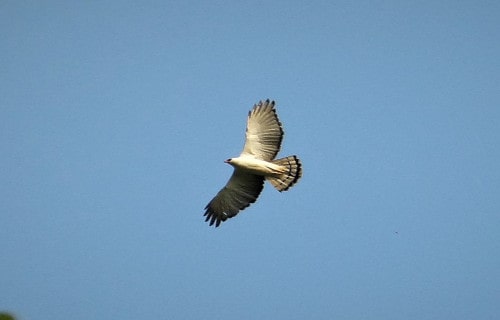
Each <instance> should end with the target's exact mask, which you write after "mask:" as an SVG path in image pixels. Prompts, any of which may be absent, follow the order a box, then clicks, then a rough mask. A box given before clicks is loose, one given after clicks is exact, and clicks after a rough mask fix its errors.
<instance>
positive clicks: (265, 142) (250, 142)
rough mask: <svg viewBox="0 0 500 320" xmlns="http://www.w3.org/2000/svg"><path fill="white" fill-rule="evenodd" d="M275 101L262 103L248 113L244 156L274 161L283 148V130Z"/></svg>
mask: <svg viewBox="0 0 500 320" xmlns="http://www.w3.org/2000/svg"><path fill="white" fill-rule="evenodd" d="M274 104H275V103H274V101H269V99H268V100H266V101H260V102H259V103H257V104H256V105H254V107H253V109H252V110H251V111H250V112H249V113H248V120H247V129H246V140H245V146H244V147H243V152H242V153H241V154H242V155H243V154H245V155H252V156H255V157H257V158H259V159H262V160H267V161H270V160H273V159H274V158H275V157H276V155H277V154H278V152H279V150H280V148H281V141H282V140H283V128H282V127H281V122H280V121H279V119H278V115H277V114H276V109H274Z"/></svg>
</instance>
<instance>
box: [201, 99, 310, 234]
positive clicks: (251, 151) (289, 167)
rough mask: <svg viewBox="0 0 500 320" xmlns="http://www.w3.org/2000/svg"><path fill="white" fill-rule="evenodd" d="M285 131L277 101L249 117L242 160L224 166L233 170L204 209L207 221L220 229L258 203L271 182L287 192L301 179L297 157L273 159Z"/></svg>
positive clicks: (262, 104) (260, 105) (259, 107)
mask: <svg viewBox="0 0 500 320" xmlns="http://www.w3.org/2000/svg"><path fill="white" fill-rule="evenodd" d="M282 139H283V129H282V127H281V123H280V121H279V120H278V116H277V114H276V110H275V109H274V101H269V100H266V101H260V102H259V103H258V104H256V105H255V106H254V107H253V109H252V110H251V111H250V112H249V113H248V121H247V130H246V141H245V146H244V148H243V152H242V153H241V154H240V156H239V157H235V158H230V159H228V160H226V161H225V162H226V163H228V164H230V165H232V166H233V167H234V171H233V174H232V176H231V178H230V179H229V181H228V182H227V184H226V185H225V186H224V188H222V189H221V190H220V191H219V193H217V195H216V196H215V197H214V198H213V199H212V200H211V201H210V202H209V203H208V204H207V206H206V207H205V209H206V211H205V216H206V217H207V218H206V221H209V222H210V225H212V224H214V223H215V226H216V227H218V226H219V225H220V223H221V222H222V221H226V220H227V219H228V218H232V217H234V216H235V215H236V214H237V213H238V212H239V211H240V210H243V209H244V208H246V207H248V206H249V205H250V204H251V203H253V202H255V200H257V197H258V196H259V194H260V193H261V191H262V189H263V187H264V180H268V181H269V182H270V183H271V184H272V185H273V186H274V187H275V188H276V189H277V190H278V191H280V192H281V191H286V190H288V189H289V188H290V187H291V186H293V185H294V184H295V183H296V182H297V181H298V180H299V178H300V177H301V176H302V165H301V163H300V160H299V159H298V158H297V156H288V157H285V158H281V159H274V158H275V157H276V155H277V153H278V151H279V149H280V147H281V141H282Z"/></svg>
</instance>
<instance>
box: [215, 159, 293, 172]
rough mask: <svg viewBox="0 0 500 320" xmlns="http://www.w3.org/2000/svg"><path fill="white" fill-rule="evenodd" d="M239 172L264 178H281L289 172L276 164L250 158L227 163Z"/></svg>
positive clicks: (231, 160)
mask: <svg viewBox="0 0 500 320" xmlns="http://www.w3.org/2000/svg"><path fill="white" fill-rule="evenodd" d="M224 162H226V163H229V164H230V165H232V166H233V167H234V168H236V169H237V170H241V171H244V172H248V173H252V174H255V175H259V176H264V177H279V176H281V175H282V174H284V173H286V172H287V171H288V168H287V167H285V166H280V165H277V164H275V163H272V162H269V161H265V160H261V159H257V158H254V157H250V156H239V157H237V158H231V159H228V160H226V161H224Z"/></svg>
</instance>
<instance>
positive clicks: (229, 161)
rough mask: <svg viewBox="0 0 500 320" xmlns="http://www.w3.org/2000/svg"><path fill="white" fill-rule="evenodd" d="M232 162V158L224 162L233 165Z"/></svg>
mask: <svg viewBox="0 0 500 320" xmlns="http://www.w3.org/2000/svg"><path fill="white" fill-rule="evenodd" d="M232 160H233V159H232V158H229V159H227V160H224V162H225V163H229V164H231V161H232Z"/></svg>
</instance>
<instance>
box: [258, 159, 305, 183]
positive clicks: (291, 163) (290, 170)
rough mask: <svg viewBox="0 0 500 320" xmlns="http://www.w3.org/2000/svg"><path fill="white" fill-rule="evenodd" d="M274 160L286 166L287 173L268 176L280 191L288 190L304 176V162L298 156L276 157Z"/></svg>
mask: <svg viewBox="0 0 500 320" xmlns="http://www.w3.org/2000/svg"><path fill="white" fill-rule="evenodd" d="M272 162H273V163H274V164H277V165H279V166H282V167H284V168H286V171H285V173H283V174H281V175H279V176H268V177H266V178H267V180H268V181H269V182H270V183H271V184H272V185H273V186H274V187H275V188H276V190H278V191H279V192H281V191H286V190H288V189H289V188H290V187H291V186H293V185H294V184H295V183H296V182H297V181H298V180H299V178H300V177H301V176H302V164H301V163H300V160H299V158H297V156H289V157H285V158H281V159H276V160H274V161H272Z"/></svg>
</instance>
